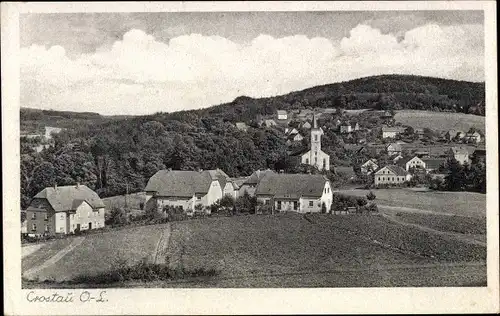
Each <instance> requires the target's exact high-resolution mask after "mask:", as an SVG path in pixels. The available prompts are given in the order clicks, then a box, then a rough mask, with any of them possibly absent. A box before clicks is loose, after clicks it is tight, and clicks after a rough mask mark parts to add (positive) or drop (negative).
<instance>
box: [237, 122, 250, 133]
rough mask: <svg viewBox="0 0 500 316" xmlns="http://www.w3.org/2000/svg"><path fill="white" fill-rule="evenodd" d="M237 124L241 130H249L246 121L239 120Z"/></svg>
mask: <svg viewBox="0 0 500 316" xmlns="http://www.w3.org/2000/svg"><path fill="white" fill-rule="evenodd" d="M235 126H236V128H237V129H239V130H240V131H244V132H246V131H247V130H248V125H247V124H246V123H245V122H237V123H236V124H235Z"/></svg>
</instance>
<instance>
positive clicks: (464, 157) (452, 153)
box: [447, 147, 469, 165]
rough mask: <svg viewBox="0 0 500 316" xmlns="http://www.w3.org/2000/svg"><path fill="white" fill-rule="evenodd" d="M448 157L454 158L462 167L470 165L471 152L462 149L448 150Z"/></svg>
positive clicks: (453, 148)
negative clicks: (466, 164)
mask: <svg viewBox="0 0 500 316" xmlns="http://www.w3.org/2000/svg"><path fill="white" fill-rule="evenodd" d="M447 155H448V157H449V158H454V159H455V160H456V161H458V162H459V163H461V164H462V165H463V164H465V163H469V152H468V151H467V149H465V148H462V147H452V148H450V149H449V150H448V152H447Z"/></svg>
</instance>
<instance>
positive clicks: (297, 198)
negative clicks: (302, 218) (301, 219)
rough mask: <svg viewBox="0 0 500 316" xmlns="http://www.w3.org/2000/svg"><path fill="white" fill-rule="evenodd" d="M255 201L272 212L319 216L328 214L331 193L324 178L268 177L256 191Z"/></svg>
mask: <svg viewBox="0 0 500 316" xmlns="http://www.w3.org/2000/svg"><path fill="white" fill-rule="evenodd" d="M255 196H256V197H257V201H259V202H260V203H262V205H264V206H266V205H268V206H270V207H271V208H272V210H273V211H275V212H286V211H291V212H298V213H318V212H321V208H322V205H324V206H325V211H326V212H328V211H329V210H330V206H331V203H332V200H333V192H332V190H331V187H330V181H329V180H328V179H327V178H326V177H325V176H323V175H311V174H283V173H282V174H267V175H266V176H265V177H263V178H262V180H261V181H260V182H259V184H258V185H257V188H256V190H255Z"/></svg>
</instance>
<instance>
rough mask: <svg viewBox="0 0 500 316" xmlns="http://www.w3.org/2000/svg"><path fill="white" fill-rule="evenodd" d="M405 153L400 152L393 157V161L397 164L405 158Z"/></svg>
mask: <svg viewBox="0 0 500 316" xmlns="http://www.w3.org/2000/svg"><path fill="white" fill-rule="evenodd" d="M403 158H404V157H403V154H401V153H398V154H396V156H394V157H392V163H393V164H397V163H398V161H399V160H401V159H403Z"/></svg>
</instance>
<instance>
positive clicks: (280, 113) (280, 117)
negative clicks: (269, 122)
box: [276, 110, 288, 120]
mask: <svg viewBox="0 0 500 316" xmlns="http://www.w3.org/2000/svg"><path fill="white" fill-rule="evenodd" d="M276 112H277V116H278V120H286V119H288V114H287V112H286V111H285V110H278V111H276Z"/></svg>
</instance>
